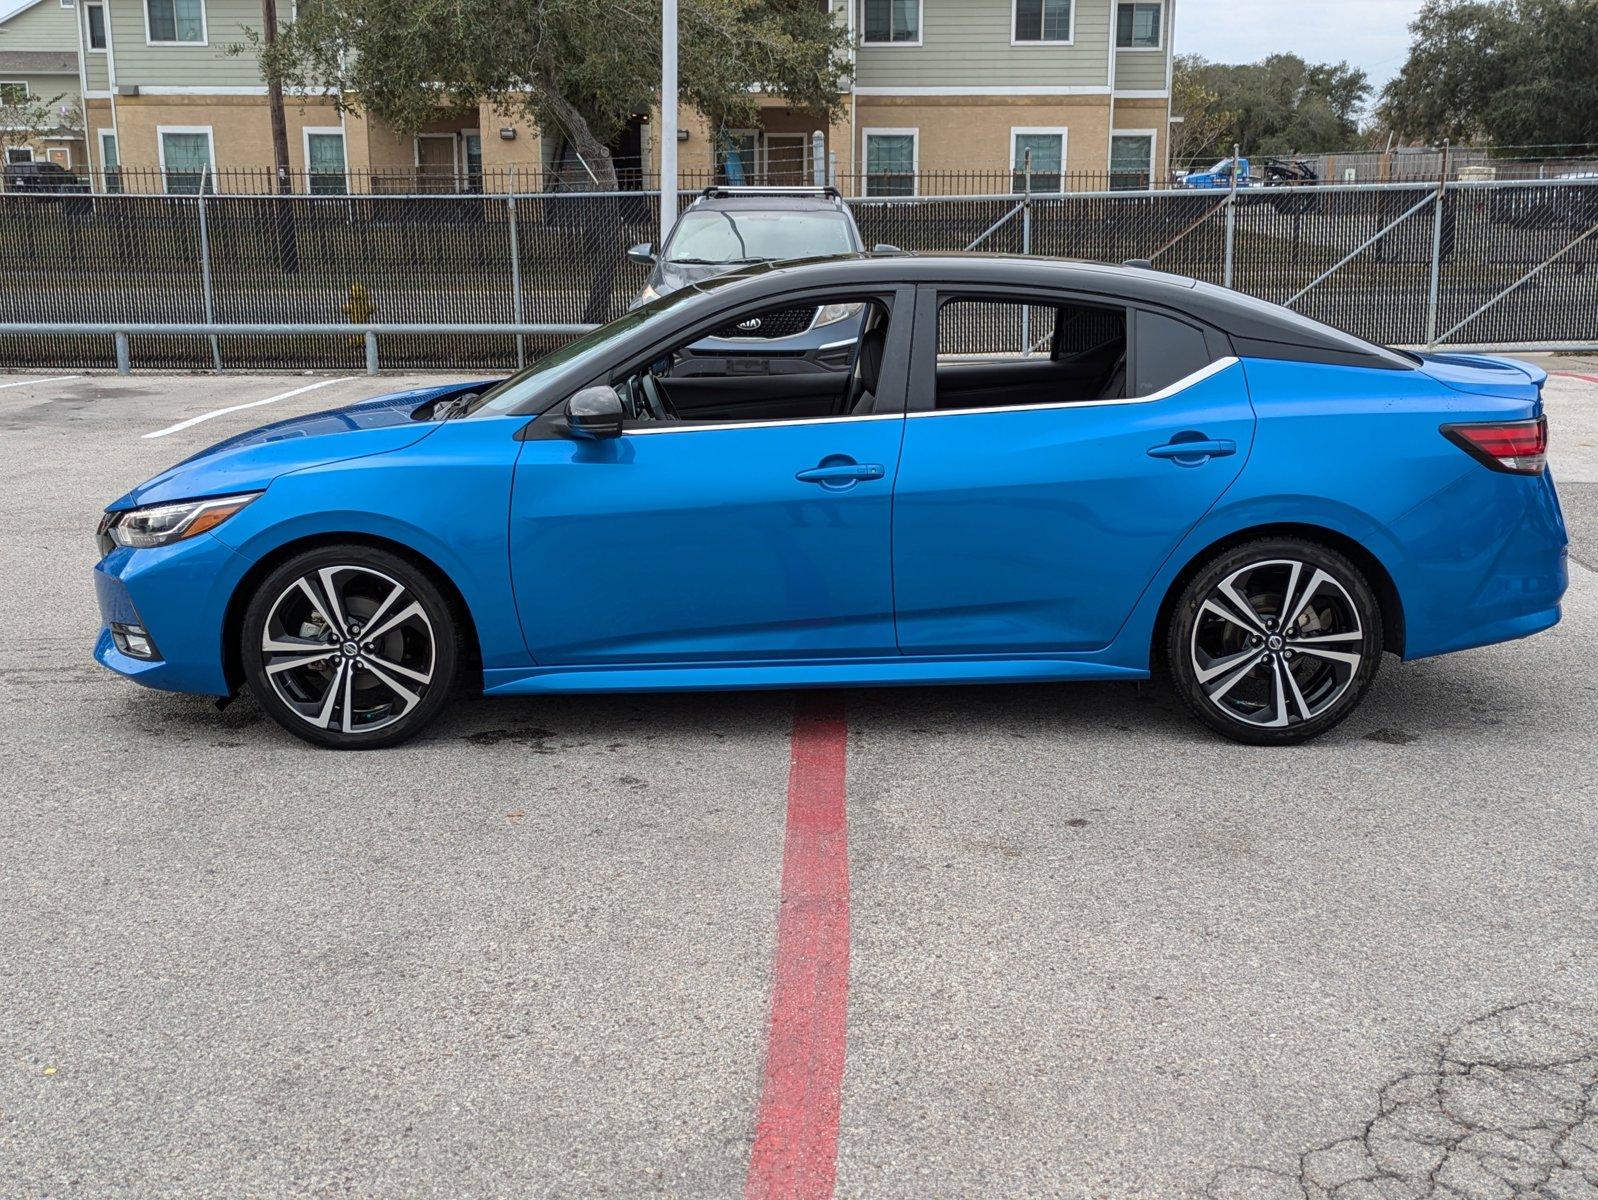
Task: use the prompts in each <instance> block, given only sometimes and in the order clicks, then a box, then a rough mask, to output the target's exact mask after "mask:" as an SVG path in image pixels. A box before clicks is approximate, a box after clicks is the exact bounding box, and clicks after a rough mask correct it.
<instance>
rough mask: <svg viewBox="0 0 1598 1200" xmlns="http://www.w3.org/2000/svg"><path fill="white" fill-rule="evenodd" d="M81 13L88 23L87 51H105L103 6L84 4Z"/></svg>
mask: <svg viewBox="0 0 1598 1200" xmlns="http://www.w3.org/2000/svg"><path fill="white" fill-rule="evenodd" d="M83 11H84V13H85V14H86V15H87V19H88V22H89V49H90V50H104V49H105V41H106V39H105V5H103V4H86V5H84V6H83Z"/></svg>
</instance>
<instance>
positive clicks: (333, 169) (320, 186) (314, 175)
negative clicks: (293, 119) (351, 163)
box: [305, 132, 349, 196]
mask: <svg viewBox="0 0 1598 1200" xmlns="http://www.w3.org/2000/svg"><path fill="white" fill-rule="evenodd" d="M305 170H306V174H307V175H308V176H309V177H310V186H311V194H312V195H313V196H342V195H343V194H344V193H345V192H347V191H348V190H349V185H348V183H347V182H346V180H345V178H344V135H343V134H342V133H333V132H328V133H309V132H308V133H306V135H305Z"/></svg>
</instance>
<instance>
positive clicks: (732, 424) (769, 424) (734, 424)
mask: <svg viewBox="0 0 1598 1200" xmlns="http://www.w3.org/2000/svg"><path fill="white" fill-rule="evenodd" d="M902 420H904V414H903V413H902V412H896V413H866V414H864V415H862V416H858V417H854V416H847V415H846V416H841V417H791V418H788V419H786V420H776V421H720V422H717V423H716V424H714V425H712V424H709V423H707V424H704V425H693V424H685V425H669V426H666V427H664V428H661V429H623V430H622V431H621V436H622V437H643V436H646V435H648V436H651V437H653V436H655V435H657V434H662V433H711V432H715V431H718V430H723V429H776V428H780V427H782V426H787V425H841V424H843V423H844V422H846V421H902Z"/></svg>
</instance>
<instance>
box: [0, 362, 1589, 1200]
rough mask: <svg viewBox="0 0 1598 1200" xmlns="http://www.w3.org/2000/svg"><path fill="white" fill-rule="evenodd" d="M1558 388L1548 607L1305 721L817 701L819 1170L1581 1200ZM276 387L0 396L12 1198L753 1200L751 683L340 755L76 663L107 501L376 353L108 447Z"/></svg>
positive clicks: (7, 1168) (296, 401)
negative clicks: (821, 818)
mask: <svg viewBox="0 0 1598 1200" xmlns="http://www.w3.org/2000/svg"><path fill="white" fill-rule="evenodd" d="M1550 365H1552V366H1554V367H1555V368H1556V369H1558V370H1561V371H1568V372H1575V373H1577V374H1572V375H1564V376H1560V377H1557V378H1555V379H1553V380H1551V381H1550V384H1549V387H1548V389H1547V396H1548V408H1549V413H1550V422H1551V424H1552V428H1553V439H1554V451H1553V460H1554V464H1555V473H1556V477H1557V478H1558V479H1559V482H1560V488H1561V496H1562V499H1563V502H1564V505H1565V509H1566V514H1567V518H1568V520H1569V522H1570V525H1571V530H1572V539H1573V548H1572V553H1573V561H1572V564H1571V575H1572V578H1571V589H1570V592H1569V595H1568V597H1567V607H1566V615H1565V620H1564V621H1563V623H1562V624H1561V625H1559V626H1558V627H1557V628H1555V629H1554V630H1552V631H1550V632H1549V633H1546V634H1543V635H1541V636H1538V637H1536V638H1533V639H1530V640H1527V641H1524V642H1519V643H1514V644H1510V645H1506V646H1498V647H1491V648H1488V649H1484V650H1479V651H1473V652H1469V653H1465V654H1459V655H1454V656H1450V657H1447V658H1443V659H1435V660H1431V661H1427V662H1420V663H1413V664H1409V665H1406V666H1400V665H1399V664H1397V663H1396V662H1395V661H1393V660H1391V659H1389V660H1388V662H1387V663H1386V664H1385V665H1384V668H1383V673H1382V677H1381V678H1380V679H1379V680H1378V682H1377V685H1376V687H1375V689H1374V691H1373V693H1372V695H1371V697H1370V699H1369V700H1368V701H1367V703H1366V705H1365V707H1364V708H1363V709H1362V710H1361V711H1360V712H1359V713H1358V714H1356V715H1355V716H1354V717H1353V718H1352V719H1350V720H1349V721H1348V722H1347V723H1346V724H1345V725H1344V726H1342V727H1341V728H1340V729H1339V730H1338V731H1336V732H1335V733H1334V734H1332V735H1330V736H1328V737H1327V738H1325V739H1322V740H1321V741H1319V742H1316V743H1314V744H1312V745H1311V746H1309V747H1306V748H1302V749H1299V750H1294V751H1288V752H1281V751H1275V752H1273V751H1269V750H1256V749H1248V748H1243V747H1237V746H1232V745H1228V744H1224V743H1221V742H1219V741H1216V740H1213V739H1211V738H1210V737H1209V736H1207V735H1206V734H1205V733H1204V732H1203V731H1202V730H1200V729H1199V728H1198V727H1197V726H1196V725H1194V724H1192V723H1191V722H1190V721H1189V720H1187V719H1186V718H1185V717H1184V716H1183V715H1181V713H1180V712H1179V711H1178V704H1177V702H1176V700H1175V698H1174V697H1173V696H1171V695H1170V694H1169V692H1168V691H1167V689H1165V688H1164V687H1163V686H1161V685H1157V684H1156V685H1144V686H1132V685H1095V686H1088V685H1077V686H1074V687H993V688H976V689H963V690H955V689H941V688H932V689H919V690H909V689H907V690H891V691H890V690H866V691H859V692H851V693H849V694H848V695H847V696H846V698H845V702H846V705H847V713H848V718H849V752H848V810H849V827H848V833H849V855H850V886H851V889H852V907H851V914H852V916H851V920H852V938H851V955H852V959H851V976H850V993H849V1009H848V1039H847V1063H846V1067H845V1072H844V1081H843V1096H842V1114H841V1130H840V1138H839V1149H838V1168H837V1169H838V1175H837V1193H838V1194H839V1195H843V1196H851V1197H927V1196H975V1195H984V1196H1022V1195H1027V1196H1032V1195H1036V1196H1045V1195H1047V1196H1068V1197H1084V1198H1086V1197H1133V1196H1137V1197H1194V1198H1197V1197H1211V1198H1214V1200H1277V1198H1279V1197H1280V1198H1287V1197H1322V1196H1335V1197H1337V1198H1338V1200H1354V1198H1355V1197H1365V1196H1377V1195H1405V1196H1409V1195H1423V1194H1436V1195H1450V1196H1478V1195H1479V1196H1483V1197H1486V1196H1509V1195H1539V1196H1550V1197H1555V1196H1557V1197H1576V1196H1594V1195H1598V1099H1595V1088H1598V922H1595V919H1594V911H1595V909H1594V903H1593V897H1594V896H1595V895H1598V806H1595V804H1594V801H1595V799H1598V739H1595V737H1594V732H1593V731H1594V729H1595V728H1598V682H1595V681H1598V670H1595V668H1598V363H1594V362H1593V361H1591V360H1585V361H1583V360H1573V359H1563V360H1557V361H1555V362H1551V363H1550ZM1579 374H1585V375H1588V376H1590V377H1591V379H1590V380H1587V379H1582V378H1579V377H1578V375H1579ZM308 382H313V381H311V380H307V379H304V378H296V377H287V376H277V377H265V376H248V377H242V376H241V377H235V376H230V377H226V378H222V379H216V378H209V377H155V376H136V377H133V378H130V379H119V378H116V377H107V376H80V377H74V378H66V379H53V380H49V381H45V376H43V375H38V376H20V375H17V376H3V377H0V429H3V431H4V436H3V437H0V473H3V475H4V477H5V478H7V479H8V480H10V482H9V483H8V485H7V488H6V496H7V498H8V502H9V505H10V508H11V510H12V513H13V515H14V516H15V517H16V518H17V521H16V523H17V528H18V533H17V536H15V537H14V538H12V539H11V540H10V542H9V544H8V545H7V546H6V548H5V549H4V550H3V551H0V564H3V568H4V571H5V574H6V579H7V586H6V587H5V588H4V589H0V618H3V621H4V628H5V629H7V630H8V631H9V634H8V636H7V637H6V638H5V639H4V640H3V642H0V722H3V726H4V730H5V737H4V739H3V744H0V779H3V780H4V781H5V783H4V784H3V785H0V787H3V790H4V794H5V798H6V803H5V807H4V819H3V821H0V868H3V869H0V913H3V914H4V919H3V920H0V963H3V964H4V965H5V976H6V979H5V985H4V988H3V990H0V1052H3V1056H0V1197H7V1198H10V1197H19V1198H21V1197H67V1196H83V1197H95V1198H99V1197H151V1196H191V1197H216V1196H252V1197H278V1196H283V1197H288V1196H296V1197H298V1196H370V1197H432V1196H439V1197H443V1196H450V1197H456V1196H557V1195H559V1196H640V1195H662V1196H704V1197H729V1196H737V1195H740V1194H742V1193H743V1190H744V1185H745V1172H746V1170H747V1168H748V1163H749V1156H750V1144H751V1140H752V1137H753V1128H754V1120H755V1110H756V1102H757V1100H758V1098H759V1095H760V1089H761V1074H762V1066H763V1062H762V1060H763V1045H764V1038H765V1025H766V1020H767V1015H768V1011H767V1006H768V1004H769V996H770V987H771V969H772V958H773V953H774V948H775V937H776V913H777V907H778V895H779V875H780V872H781V867H782V847H783V831H784V813H785V810H786V799H785V789H786V784H787V772H788V765H789V734H790V727H791V714H792V698H791V696H789V695H786V694H783V693H754V694H747V695H702V696H647V697H587V698H576V699H521V700H498V701H477V702H474V703H470V704H467V705H464V706H462V707H460V708H459V709H458V710H456V711H454V712H453V713H451V714H450V715H449V716H448V717H447V718H446V719H445V720H444V721H442V722H441V723H440V724H439V725H438V726H437V727H436V728H435V730H434V731H433V732H432V735H431V736H429V737H428V738H427V739H426V740H423V741H419V742H416V743H413V744H411V745H408V746H406V747H403V748H400V749H398V750H394V751H389V752H385V753H381V754H367V755H338V754H330V753H325V752H319V751H316V750H313V749H311V748H309V747H306V746H304V745H302V744H300V743H299V742H298V741H295V740H292V739H291V738H289V737H288V736H287V735H285V734H283V733H282V732H280V731H279V730H278V729H277V727H276V726H274V725H272V724H271V723H270V722H269V721H267V720H266V719H264V718H263V717H262V716H261V715H260V713H259V712H258V711H257V710H256V709H255V708H254V707H253V705H252V704H250V703H249V702H248V701H241V702H239V703H237V704H235V705H233V706H232V707H231V708H228V709H227V710H226V711H225V712H220V713H219V712H217V711H216V710H215V708H214V707H212V706H211V705H210V704H209V703H208V702H206V701H203V700H199V699H192V698H183V697H172V696H163V695H160V694H157V693H152V692H147V691H144V690H142V689H140V688H137V687H135V686H133V685H131V684H127V683H124V682H121V681H119V680H117V679H115V678H114V677H113V676H111V675H110V674H109V673H107V672H105V671H103V670H101V669H100V668H99V667H97V666H96V665H95V664H94V663H93V662H92V661H91V659H90V657H89V652H90V649H91V645H92V642H93V638H94V634H95V631H96V629H97V626H98V619H97V615H96V612H95V607H94V597H93V589H92V587H91V585H90V580H89V570H90V567H91V565H92V561H93V557H94V554H93V546H92V540H91V534H92V531H93V527H94V523H95V520H96V517H97V514H98V512H99V510H100V507H101V506H102V504H103V503H104V502H105V501H107V500H109V499H111V498H112V497H114V496H116V495H118V494H120V493H121V492H122V491H123V490H124V489H126V488H127V487H128V486H130V485H132V484H134V483H136V482H137V481H139V480H140V479H142V478H144V477H146V476H148V475H149V474H151V473H153V472H154V471H156V470H158V469H160V468H162V467H164V466H166V465H167V464H169V463H170V462H172V461H175V460H176V459H178V458H180V457H183V456H186V455H187V454H190V453H192V452H194V451H195V450H197V449H199V448H201V447H203V446H205V445H207V444H209V443H210V442H212V441H214V440H216V439H217V438H219V437H222V436H224V435H225V434H228V433H231V432H235V431H238V430H241V429H244V428H247V427H249V426H251V425H254V424H257V423H259V422H261V421H264V420H267V419H271V418H276V417H279V416H286V415H289V414H290V413H292V412H297V411H310V410H313V409H318V408H325V407H329V406H331V405H333V404H337V403H345V402H349V401H353V400H355V399H358V398H361V397H364V396H368V395H374V394H377V393H379V392H383V391H390V390H397V389H398V388H400V387H403V386H407V385H410V384H412V383H414V382H416V381H414V380H409V379H402V378H396V377H388V378H384V379H377V380H374V379H367V378H363V377H351V378H348V379H346V380H343V381H341V382H338V383H336V384H332V385H329V386H327V387H323V388H320V389H318V390H316V391H314V392H310V393H305V394H301V395H299V396H295V397H290V398H288V399H285V400H281V401H277V402H275V403H272V404H270V405H260V406H256V407H251V408H245V409H241V410H240V411H235V412H231V413H225V414H222V415H219V416H216V417H214V418H211V419H207V420H205V421H202V422H200V423H198V424H194V425H192V426H190V427H188V428H186V429H182V430H179V431H177V432H173V433H170V434H167V435H165V436H161V437H156V438H148V437H145V436H143V435H146V434H148V433H151V432H154V431H157V430H160V429H163V428H166V427H168V426H171V425H173V424H175V423H178V422H181V421H184V420H187V419H188V418H191V417H195V416H200V415H202V414H205V413H207V412H211V411H214V410H217V409H220V408H224V407H228V406H234V405H244V404H251V403H253V402H255V401H259V400H264V399H267V398H268V397H271V396H274V395H278V394H280V393H282V392H285V391H288V390H290V389H293V388H296V387H302V386H304V385H305V384H306V383H308ZM1583 1105H1585V1107H1583ZM1439 1130H1441V1132H1439ZM1395 1173H1396V1174H1395ZM1398 1176H1402V1177H1404V1178H1408V1179H1412V1180H1413V1179H1417V1178H1418V1179H1420V1180H1421V1181H1422V1184H1421V1185H1419V1190H1416V1188H1415V1187H1411V1188H1410V1190H1389V1191H1386V1192H1383V1191H1377V1190H1375V1189H1376V1188H1377V1186H1378V1181H1380V1180H1382V1179H1386V1180H1387V1184H1386V1186H1388V1187H1389V1188H1390V1189H1397V1188H1398V1185H1397V1184H1396V1183H1394V1179H1395V1178H1397V1177H1398ZM1426 1187H1431V1188H1433V1191H1432V1192H1427V1191H1426V1190H1425V1188H1426ZM1538 1188H1542V1189H1543V1190H1541V1191H1539V1190H1537V1189H1538ZM1583 1189H1585V1190H1583Z"/></svg>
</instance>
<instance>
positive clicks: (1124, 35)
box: [1115, 0, 1164, 50]
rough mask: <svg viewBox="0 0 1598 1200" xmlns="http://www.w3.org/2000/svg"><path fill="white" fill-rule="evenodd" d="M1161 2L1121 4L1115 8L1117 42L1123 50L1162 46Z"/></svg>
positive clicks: (1151, 48)
mask: <svg viewBox="0 0 1598 1200" xmlns="http://www.w3.org/2000/svg"><path fill="white" fill-rule="evenodd" d="M1163 8H1164V6H1163V5H1162V4H1160V3H1158V2H1157V0H1156V2H1155V3H1143V2H1141V0H1140V2H1139V3H1136V4H1119V5H1117V6H1116V9H1115V44H1116V47H1117V48H1118V49H1121V50H1158V49H1159V48H1160V25H1161V21H1160V15H1161V10H1162V9H1163Z"/></svg>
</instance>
